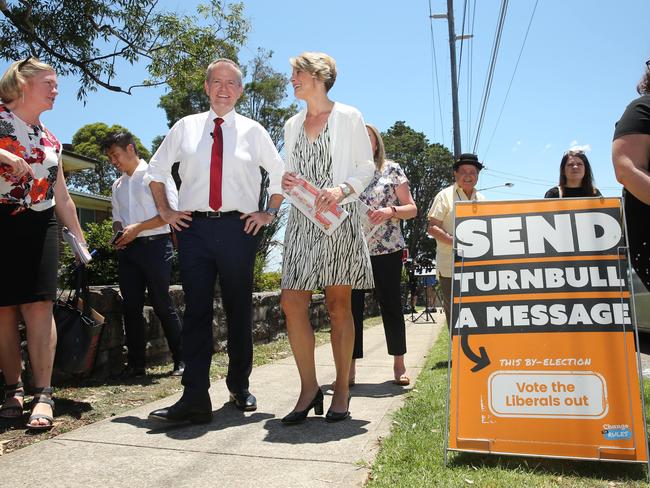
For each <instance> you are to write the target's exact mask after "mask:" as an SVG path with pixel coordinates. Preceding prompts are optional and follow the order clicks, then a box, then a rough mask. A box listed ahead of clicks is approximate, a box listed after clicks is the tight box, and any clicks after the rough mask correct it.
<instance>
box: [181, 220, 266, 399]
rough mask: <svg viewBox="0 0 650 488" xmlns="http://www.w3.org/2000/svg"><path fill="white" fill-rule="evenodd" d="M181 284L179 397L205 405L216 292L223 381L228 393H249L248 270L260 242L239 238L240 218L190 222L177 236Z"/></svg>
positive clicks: (249, 237)
mask: <svg viewBox="0 0 650 488" xmlns="http://www.w3.org/2000/svg"><path fill="white" fill-rule="evenodd" d="M177 237H178V252H179V258H180V270H181V279H182V281H183V290H184V292H185V305H186V307H185V315H184V317H183V351H184V361H185V373H184V374H183V381H182V383H183V386H184V387H185V391H184V393H183V397H184V398H185V399H187V400H189V401H192V402H203V401H206V399H207V400H208V401H209V396H208V389H209V388H210V363H211V358H212V353H213V350H214V349H213V344H212V340H213V337H212V322H213V316H214V287H215V284H216V280H217V278H218V279H219V285H220V286H221V297H222V301H223V308H224V311H225V313H226V325H227V328H228V357H229V361H228V376H227V377H226V385H227V387H228V389H229V390H230V391H232V392H235V393H239V392H243V391H245V390H248V377H249V376H250V373H251V370H252V368H253V334H252V327H253V316H252V315H253V312H252V307H253V268H254V264H255V253H256V252H257V246H258V242H259V233H258V235H257V236H253V235H250V234H246V233H245V232H244V221H243V220H240V218H239V215H237V214H234V215H227V216H224V217H221V218H202V217H195V218H194V219H193V220H192V222H191V224H190V226H189V227H188V228H187V229H184V230H182V231H181V232H178V233H177Z"/></svg>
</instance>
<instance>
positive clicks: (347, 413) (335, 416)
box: [325, 393, 352, 422]
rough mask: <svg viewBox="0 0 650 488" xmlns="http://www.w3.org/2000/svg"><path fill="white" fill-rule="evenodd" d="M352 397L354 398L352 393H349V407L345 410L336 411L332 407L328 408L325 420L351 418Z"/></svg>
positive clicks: (334, 420)
mask: <svg viewBox="0 0 650 488" xmlns="http://www.w3.org/2000/svg"><path fill="white" fill-rule="evenodd" d="M350 398H352V395H351V394H349V393H348V409H347V410H346V411H345V412H335V411H334V410H332V409H331V408H330V409H328V410H327V414H326V415H325V420H326V421H328V422H340V421H341V420H345V419H348V418H350Z"/></svg>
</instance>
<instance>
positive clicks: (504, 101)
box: [483, 0, 539, 158]
mask: <svg viewBox="0 0 650 488" xmlns="http://www.w3.org/2000/svg"><path fill="white" fill-rule="evenodd" d="M538 2H539V0H535V6H534V7H533V12H532V13H531V14H530V20H529V21H528V27H527V28H526V35H525V36H524V40H523V42H522V43H521V49H520V50H519V56H517V62H516V63H515V69H514V70H513V71H512V77H511V78H510V83H509V84H508V90H507V91H506V96H505V98H504V99H503V104H502V105H501V110H499V117H498V118H497V121H496V124H494V130H493V131H492V136H491V137H490V142H488V146H487V148H486V149H485V152H484V153H483V157H484V158H485V157H487V154H488V151H489V150H490V147H491V146H492V140H493V139H494V134H496V132H497V128H498V127H499V122H500V121H501V115H503V109H504V108H505V106H506V102H507V101H508V95H510V88H512V82H513V81H514V79H515V74H517V68H518V67H519V61H521V55H522V54H523V52H524V47H525V46H526V40H527V39H528V33H529V32H530V26H531V25H532V24H533V18H534V17H535V11H536V10H537V3H538Z"/></svg>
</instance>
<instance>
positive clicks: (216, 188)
mask: <svg viewBox="0 0 650 488" xmlns="http://www.w3.org/2000/svg"><path fill="white" fill-rule="evenodd" d="M221 124H223V119H222V118H221V117H217V118H216V119H214V131H213V132H212V138H213V140H212V157H211V158H210V208H211V209H212V210H215V211H216V210H219V209H220V208H221V177H222V173H223V132H222V131H221Z"/></svg>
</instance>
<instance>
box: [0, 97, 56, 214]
mask: <svg viewBox="0 0 650 488" xmlns="http://www.w3.org/2000/svg"><path fill="white" fill-rule="evenodd" d="M0 148H2V149H5V150H6V151H9V152H11V153H12V154H15V155H17V156H20V157H21V158H23V159H24V160H25V162H27V164H29V165H31V166H32V169H33V170H34V172H35V174H36V176H37V178H36V179H34V178H32V177H31V176H22V177H16V176H15V175H14V174H13V173H12V171H11V169H10V167H9V166H8V165H4V164H0V204H13V205H18V206H19V208H17V209H16V211H18V212H20V211H21V210H24V209H27V208H30V207H31V206H32V205H37V204H46V203H47V202H50V204H49V206H51V205H52V204H53V202H52V200H53V199H54V188H55V185H56V180H57V175H58V169H59V164H60V163H59V161H60V155H61V149H62V146H61V143H60V142H59V141H58V140H57V138H56V137H54V135H52V133H51V132H50V131H49V130H47V129H46V128H45V127H43V126H34V125H28V124H26V123H25V122H23V121H22V120H20V119H19V118H18V117H17V116H16V115H15V114H13V113H12V112H11V110H9V109H8V108H7V107H6V106H5V105H2V104H0ZM45 208H48V205H45V206H43V205H41V206H40V208H38V209H37V210H42V209H45Z"/></svg>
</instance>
